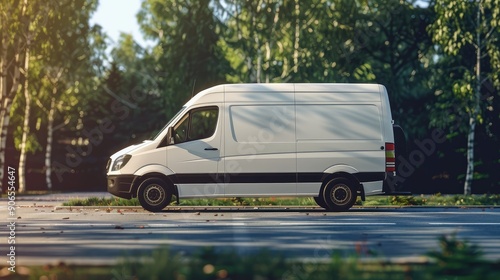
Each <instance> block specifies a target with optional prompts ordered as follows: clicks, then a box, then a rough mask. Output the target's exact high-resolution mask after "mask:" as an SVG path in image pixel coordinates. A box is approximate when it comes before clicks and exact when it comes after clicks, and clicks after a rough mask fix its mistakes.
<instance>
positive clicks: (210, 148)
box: [205, 147, 219, 151]
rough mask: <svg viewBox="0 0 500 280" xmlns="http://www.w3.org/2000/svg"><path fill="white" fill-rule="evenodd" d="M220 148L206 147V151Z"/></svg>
mask: <svg viewBox="0 0 500 280" xmlns="http://www.w3.org/2000/svg"><path fill="white" fill-rule="evenodd" d="M217 150H219V149H217V148H212V147H209V148H205V151H217Z"/></svg>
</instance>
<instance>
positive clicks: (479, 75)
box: [430, 0, 500, 195]
mask: <svg viewBox="0 0 500 280" xmlns="http://www.w3.org/2000/svg"><path fill="white" fill-rule="evenodd" d="M435 11H436V14H437V18H436V21H435V22H434V24H432V26H431V27H430V32H431V33H432V36H433V40H434V42H436V44H437V45H438V46H439V47H440V49H441V50H442V51H443V54H444V55H448V56H451V57H454V58H455V59H456V60H458V61H459V62H458V63H457V64H458V68H457V71H456V72H458V75H457V74H455V76H456V79H455V81H453V85H452V92H453V93H454V97H455V99H456V100H457V101H460V103H459V104H460V105H461V106H463V107H464V108H463V109H465V112H466V113H467V118H468V121H467V129H465V131H466V133H467V145H466V147H467V148H466V150H467V152H466V158H467V171H466V174H465V181H464V194H465V195H470V194H471V193H472V182H473V179H474V164H475V161H474V148H475V134H476V127H477V124H478V123H482V122H483V121H484V113H483V112H482V108H483V107H487V106H485V105H486V103H487V102H488V100H487V99H488V98H483V93H484V88H485V85H486V84H489V85H491V86H494V87H495V88H497V89H499V88H500V29H499V28H500V20H499V19H500V1H498V0H470V1H453V0H437V1H436V4H435ZM471 51H472V52H471ZM471 53H472V54H473V55H470V54H471ZM455 104H456V102H455ZM461 106H456V105H455V106H454V107H452V108H454V109H453V111H450V110H446V114H448V115H452V114H460V113H459V112H456V111H457V110H456V109H462V108H461ZM448 118H450V117H448ZM451 120H453V121H455V122H457V121H458V122H459V121H460V120H459V119H456V118H452V119H451ZM452 127H453V128H457V127H460V126H457V125H452Z"/></svg>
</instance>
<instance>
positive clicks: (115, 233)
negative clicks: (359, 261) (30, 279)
mask: <svg viewBox="0 0 500 280" xmlns="http://www.w3.org/2000/svg"><path fill="white" fill-rule="evenodd" d="M17 205H18V206H20V207H18V208H17V209H16V211H15V217H13V219H11V218H12V217H10V216H9V215H4V214H3V213H8V212H7V206H6V203H5V200H2V204H1V206H0V212H1V213H2V215H1V216H0V217H4V218H3V220H4V221H5V222H4V223H5V224H6V226H3V227H1V229H0V240H3V241H0V242H1V244H0V245H1V246H2V247H1V248H2V255H3V256H4V257H3V258H7V257H6V253H5V252H6V251H7V252H9V249H10V248H9V246H11V245H8V244H7V240H8V238H9V236H11V235H12V229H11V227H12V226H10V227H9V225H11V223H12V222H14V224H15V230H14V234H15V242H16V243H15V255H16V264H17V265H33V264H52V263H57V262H60V261H63V262H65V263H71V264H113V263H116V262H117V261H118V260H120V259H121V258H122V257H123V256H126V255H127V256H129V257H132V258H134V257H137V256H141V255H146V256H147V255H148V254H149V253H150V251H151V250H153V249H155V248H158V247H161V246H165V245H168V246H169V247H170V248H171V250H173V251H175V252H182V253H184V254H191V253H193V252H196V251H198V250H200V248H202V247H206V246H212V247H216V248H217V249H221V250H228V249H230V250H236V251H237V252H238V253H240V254H251V253H253V252H257V251H259V250H261V249H263V248H265V249H267V250H269V251H272V252H276V253H281V254H283V255H285V256H287V257H297V258H304V259H308V260H326V259H328V258H330V257H331V255H332V253H333V252H338V253H341V254H343V255H345V256H349V255H353V254H357V255H359V256H361V257H366V258H370V257H373V256H374V254H375V255H376V257H378V258H384V259H397V260H409V261H415V260H422V256H424V255H425V253H427V252H429V251H432V250H437V249H438V240H437V239H438V237H439V236H441V235H444V234H445V235H452V234H456V236H457V237H458V238H459V239H466V240H468V241H469V242H471V243H473V244H476V245H479V246H480V247H481V249H482V251H483V253H484V254H485V257H486V258H488V259H494V260H498V259H500V208H489V207H487V208H353V209H351V210H350V211H348V212H344V213H331V212H325V211H323V210H322V209H320V208H302V209H294V208H270V209H269V208H259V209H253V208H247V209H244V210H235V208H207V209H206V210H205V209H204V208H199V209H192V208H174V209H169V210H166V211H164V212H162V213H156V214H153V213H149V212H145V211H144V210H142V208H112V209H106V208H102V207H101V208H98V207H86V208H74V207H73V208H67V207H58V206H57V205H60V202H58V201H55V202H54V201H51V200H47V201H43V200H42V201H35V202H34V201H30V200H22V201H17ZM2 262H3V261H2Z"/></svg>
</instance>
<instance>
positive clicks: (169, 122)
mask: <svg viewBox="0 0 500 280" xmlns="http://www.w3.org/2000/svg"><path fill="white" fill-rule="evenodd" d="M184 110H186V107H182V108H181V109H180V110H179V112H177V114H175V115H174V116H173V117H172V118H171V119H170V121H168V123H167V124H166V125H165V126H164V127H163V128H162V129H161V130H160V132H158V133H157V134H156V135H155V136H154V137H153V138H151V140H155V139H156V138H158V137H159V136H160V135H161V134H162V133H163V131H165V130H166V129H167V128H168V127H169V126H171V125H172V121H173V120H175V118H177V116H178V115H180V114H182V113H183V112H184Z"/></svg>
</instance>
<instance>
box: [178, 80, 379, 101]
mask: <svg viewBox="0 0 500 280" xmlns="http://www.w3.org/2000/svg"><path fill="white" fill-rule="evenodd" d="M383 91H385V88H384V86H383V85H380V84H354V83H353V84H351V83H270V84H257V83H247V84H222V85H218V86H214V87H211V88H208V89H206V90H203V91H201V92H199V93H198V94H196V95H195V96H194V97H193V98H192V99H191V100H190V101H189V102H188V103H186V106H189V105H191V104H193V103H196V102H197V101H198V100H200V99H201V98H203V99H206V98H207V97H208V95H212V96H214V94H217V93H219V94H220V93H223V92H226V93H239V92H241V93H245V92H247V93H258V92H262V93H264V92H268V93H269V92H277V93H278V92H280V93H293V92H295V93H309V92H311V93H312V92H315V93H320V94H321V93H337V94H336V96H338V97H337V98H335V97H334V96H331V94H328V96H329V97H326V96H325V97H326V99H328V100H331V99H332V98H334V99H338V100H339V101H341V100H344V99H348V100H351V101H353V100H354V99H360V101H377V100H380V93H381V92H383ZM343 93H363V94H362V95H359V96H357V95H358V94H356V96H357V97H354V96H352V95H348V96H350V97H347V96H346V95H344V94H343ZM367 94H368V95H367ZM271 96H273V95H272V94H271V95H267V99H269V98H271ZM275 97H277V96H275ZM291 97H292V99H293V95H291ZM296 98H297V101H299V100H301V99H302V98H301V97H299V96H298V95H297V96H296ZM307 98H310V96H309V97H307ZM353 98H354V99H353ZM271 99H272V98H271ZM267 101H271V100H267Z"/></svg>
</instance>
